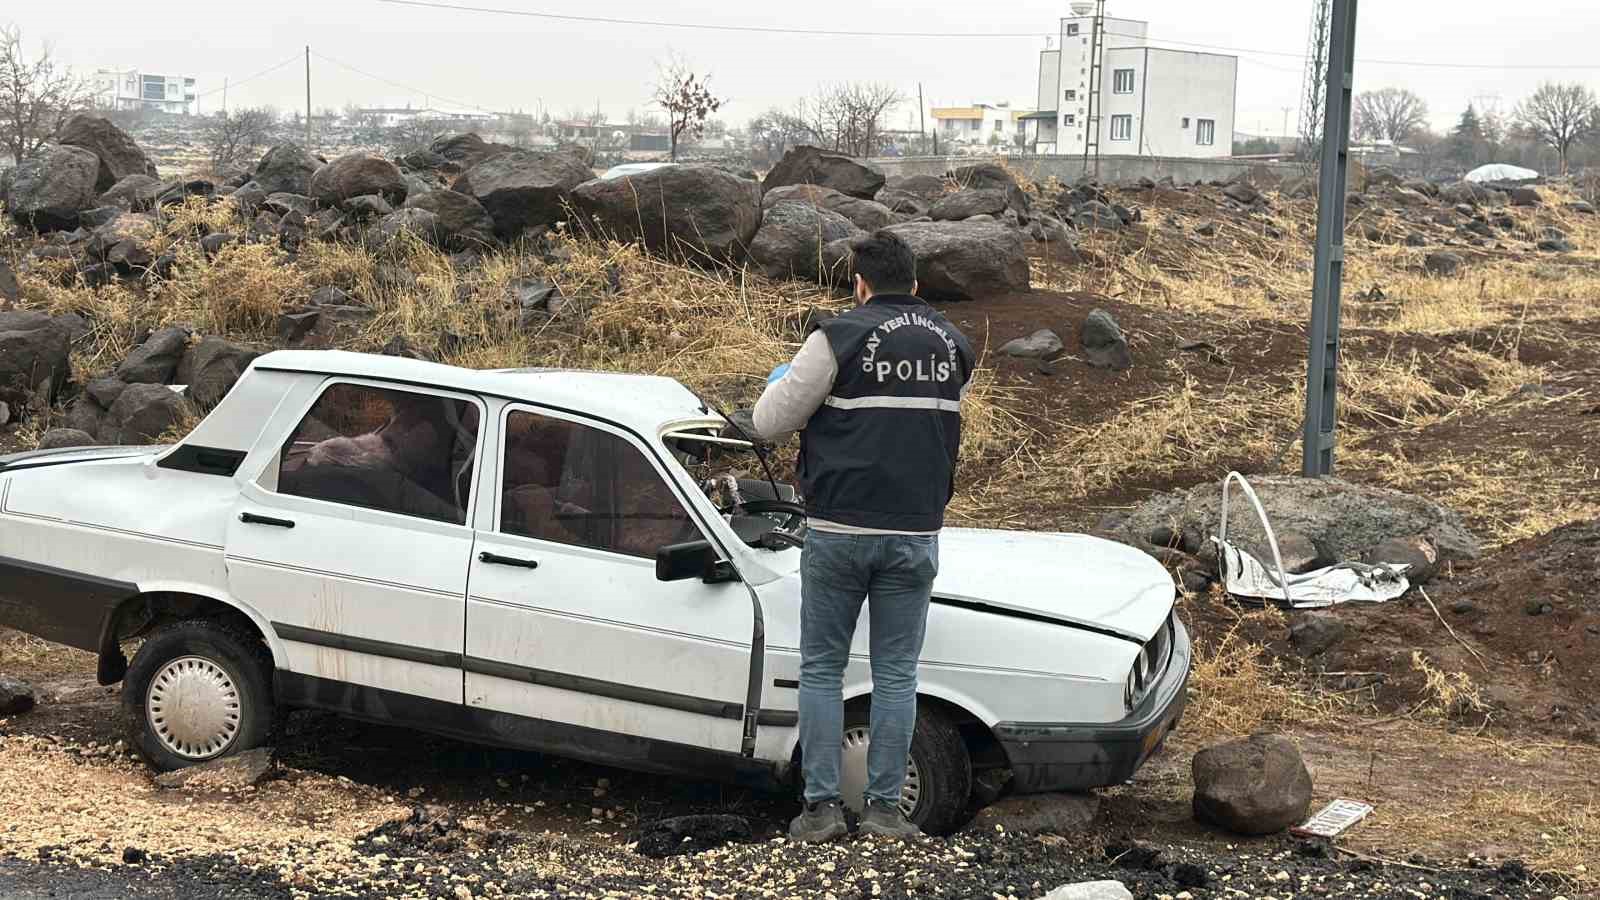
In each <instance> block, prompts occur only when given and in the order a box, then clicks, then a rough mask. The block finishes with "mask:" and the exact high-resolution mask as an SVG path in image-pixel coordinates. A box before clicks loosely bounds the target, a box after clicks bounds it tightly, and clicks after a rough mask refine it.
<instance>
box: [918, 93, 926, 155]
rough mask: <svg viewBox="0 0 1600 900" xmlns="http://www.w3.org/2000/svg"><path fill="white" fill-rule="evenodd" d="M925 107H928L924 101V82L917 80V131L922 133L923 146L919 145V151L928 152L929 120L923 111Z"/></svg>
mask: <svg viewBox="0 0 1600 900" xmlns="http://www.w3.org/2000/svg"><path fill="white" fill-rule="evenodd" d="M924 109H926V107H925V106H923V103H922V82H920V81H919V82H917V133H918V134H919V135H921V146H919V147H917V152H918V153H927V152H928V146H927V144H928V120H927V118H926V117H925V115H924V113H923V110H924Z"/></svg>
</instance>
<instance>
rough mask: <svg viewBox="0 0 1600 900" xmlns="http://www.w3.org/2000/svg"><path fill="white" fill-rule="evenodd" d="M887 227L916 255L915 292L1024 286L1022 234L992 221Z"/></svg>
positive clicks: (939, 296) (969, 292)
mask: <svg viewBox="0 0 1600 900" xmlns="http://www.w3.org/2000/svg"><path fill="white" fill-rule="evenodd" d="M888 230H889V231H891V232H893V233H895V234H897V235H899V236H900V238H901V239H903V240H904V241H905V242H906V243H908V244H910V245H911V252H912V253H914V254H915V255H916V257H917V282H918V283H919V285H920V287H919V288H918V293H919V294H921V295H922V297H923V298H925V299H928V300H975V299H979V298H982V297H988V296H994V295H997V294H1006V293H1012V292H1015V291H1025V290H1027V289H1028V277H1029V272H1028V254H1027V251H1026V250H1025V248H1024V247H1023V243H1022V234H1021V233H1020V232H1018V231H1016V230H1014V229H1011V228H1007V227H1005V226H1004V225H1001V224H999V223H997V222H906V223H903V224H900V225H890V226H889V228H888Z"/></svg>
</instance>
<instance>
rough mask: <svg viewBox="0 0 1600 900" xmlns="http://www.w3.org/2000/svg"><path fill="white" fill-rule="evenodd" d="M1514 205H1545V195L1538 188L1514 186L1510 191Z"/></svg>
mask: <svg viewBox="0 0 1600 900" xmlns="http://www.w3.org/2000/svg"><path fill="white" fill-rule="evenodd" d="M1510 197H1511V205H1512V206H1543V205H1544V197H1543V195H1541V194H1540V193H1539V189H1538V188H1532V187H1526V186H1523V187H1514V188H1512V189H1511V191H1510Z"/></svg>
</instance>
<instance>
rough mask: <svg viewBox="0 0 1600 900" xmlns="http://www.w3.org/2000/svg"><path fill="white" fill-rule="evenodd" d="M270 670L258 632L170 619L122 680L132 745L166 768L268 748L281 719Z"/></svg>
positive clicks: (165, 769)
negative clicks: (266, 745) (276, 706)
mask: <svg viewBox="0 0 1600 900" xmlns="http://www.w3.org/2000/svg"><path fill="white" fill-rule="evenodd" d="M271 676H272V659H271V657H270V656H269V655H268V653H267V649H266V647H264V646H262V644H261V642H260V641H259V640H257V639H255V637H254V636H253V635H245V634H241V633H239V632H238V631H237V630H235V629H232V628H229V627H228V626H225V625H223V624H221V623H219V622H216V621H213V620H210V619H193V620H189V621H185V622H176V623H173V624H170V625H164V626H162V627H160V628H158V629H157V630H156V631H155V632H153V633H152V634H151V635H150V636H149V637H148V638H147V639H146V640H145V642H144V645H143V646H142V647H140V648H139V652H138V653H137V654H136V655H135V656H134V658H133V662H132V663H131V664H130V665H129V666H128V674H127V676H126V677H124V678H123V681H122V707H123V714H124V718H125V721H126V726H127V731H128V740H129V743H131V744H132V745H133V746H134V747H135V748H137V749H138V751H139V753H140V755H142V756H143V757H144V758H145V759H146V760H147V761H148V762H149V763H150V765H152V766H154V767H155V768H157V769H160V770H162V771H171V770H173V769H181V768H184V767H186V766H192V765H195V764H197V763H202V762H206V761H208V760H212V759H216V758H218V757H221V756H226V755H228V754H230V753H237V752H240V751H243V750H250V749H253V748H255V747H259V746H262V745H263V744H265V743H267V741H268V740H269V739H270V737H271V735H272V728H273V724H274V722H275V720H276V714H275V710H274V708H273V701H272V682H271Z"/></svg>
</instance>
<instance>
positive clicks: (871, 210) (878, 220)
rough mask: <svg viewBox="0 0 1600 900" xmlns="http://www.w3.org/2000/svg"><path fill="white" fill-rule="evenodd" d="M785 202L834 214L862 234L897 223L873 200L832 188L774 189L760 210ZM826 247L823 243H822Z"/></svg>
mask: <svg viewBox="0 0 1600 900" xmlns="http://www.w3.org/2000/svg"><path fill="white" fill-rule="evenodd" d="M784 201H799V202H802V203H809V204H811V205H812V206H816V207H819V208H821V209H826V210H829V211H831V212H836V213H838V214H839V215H841V216H844V217H845V218H846V219H849V220H850V222H851V223H852V224H854V225H855V226H856V227H857V228H859V229H861V230H862V231H877V230H878V229H879V228H882V227H884V226H885V225H891V224H893V223H895V222H898V221H899V220H900V219H899V217H898V216H896V215H895V214H894V212H893V211H892V210H890V209H889V207H887V206H884V205H883V204H881V203H879V202H877V201H876V200H863V199H861V198H860V197H852V196H850V195H849V194H842V193H840V192H838V191H836V190H834V189H833V188H825V187H818V186H817V185H814V184H789V185H784V186H783V187H779V188H773V189H772V190H771V191H768V192H767V193H766V194H765V195H764V196H762V198H761V208H762V209H763V210H766V209H771V208H772V207H773V206H775V205H777V204H779V203H782V202H784ZM824 243H826V241H824Z"/></svg>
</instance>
